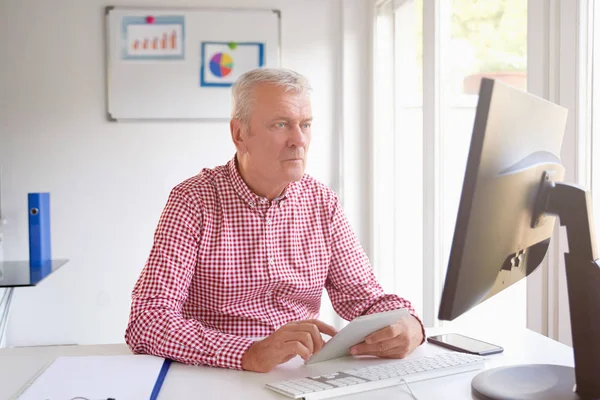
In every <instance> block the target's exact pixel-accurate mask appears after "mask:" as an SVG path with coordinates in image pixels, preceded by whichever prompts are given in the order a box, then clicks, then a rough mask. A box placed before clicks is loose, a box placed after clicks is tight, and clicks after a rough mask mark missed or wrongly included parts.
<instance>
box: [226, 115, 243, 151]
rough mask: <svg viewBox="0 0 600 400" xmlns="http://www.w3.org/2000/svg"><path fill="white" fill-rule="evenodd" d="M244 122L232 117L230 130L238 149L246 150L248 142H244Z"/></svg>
mask: <svg viewBox="0 0 600 400" xmlns="http://www.w3.org/2000/svg"><path fill="white" fill-rule="evenodd" d="M244 129H245V127H244V123H243V122H242V121H240V120H239V119H237V118H232V119H231V121H229V130H230V131H231V140H233V144H234V145H235V147H236V149H238V151H241V152H244V151H245V150H246V143H245V142H244V139H245V135H244Z"/></svg>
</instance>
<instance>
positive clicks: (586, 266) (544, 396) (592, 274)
mask: <svg viewBox="0 0 600 400" xmlns="http://www.w3.org/2000/svg"><path fill="white" fill-rule="evenodd" d="M551 174H552V173H551V172H549V173H546V172H545V173H544V177H543V178H542V183H541V185H540V190H539V195H538V197H537V203H536V204H537V206H536V208H537V209H536V210H535V211H534V220H538V221H539V218H540V217H542V218H543V214H552V215H557V216H558V217H559V219H560V224H561V225H564V226H565V227H566V231H567V241H568V243H569V253H565V269H566V275H567V289H568V292H569V311H570V313H571V335H572V338H573V353H574V356H575V357H574V358H575V368H571V367H566V366H561V365H548V364H530V365H515V366H509V367H499V368H494V369H490V370H487V371H483V372H481V373H480V374H478V375H477V376H476V377H475V378H473V381H472V382H471V388H472V391H473V394H474V395H475V397H477V398H479V399H485V400H509V399H510V400H538V399H539V400H555V399H556V400H563V399H569V400H570V399H579V400H597V399H600V378H599V376H600V264H599V260H598V251H597V248H596V238H595V235H594V228H593V226H594V225H593V224H594V222H593V218H592V212H591V197H590V194H589V192H587V191H585V190H584V189H582V188H580V187H578V186H575V185H570V184H565V183H555V182H553V181H552V179H551Z"/></svg>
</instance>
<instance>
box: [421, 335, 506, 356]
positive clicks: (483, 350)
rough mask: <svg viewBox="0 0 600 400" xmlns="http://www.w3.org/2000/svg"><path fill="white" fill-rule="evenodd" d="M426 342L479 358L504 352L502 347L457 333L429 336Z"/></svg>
mask: <svg viewBox="0 0 600 400" xmlns="http://www.w3.org/2000/svg"><path fill="white" fill-rule="evenodd" d="M427 341H428V342H430V343H433V344H437V345H438V346H442V347H446V348H448V349H452V350H456V351H461V352H463V353H469V354H477V355H480V356H487V355H490V354H496V353H502V352H503V351H504V349H503V348H502V347H500V346H497V345H495V344H491V343H487V342H482V341H481V340H477V339H473V338H470V337H468V336H463V335H460V334H458V333H447V334H444V335H436V336H429V337H428V338H427Z"/></svg>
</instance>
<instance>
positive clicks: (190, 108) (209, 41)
mask: <svg viewBox="0 0 600 400" xmlns="http://www.w3.org/2000/svg"><path fill="white" fill-rule="evenodd" d="M280 21H281V13H280V12H279V11H278V10H248V9H167V8H129V7H107V8H106V31H107V114H108V118H109V119H110V120H113V121H114V120H128V119H130V120H136V119H178V120H182V119H184V120H185V119H228V118H229V117H230V110H231V85H232V84H233V82H234V81H235V79H236V78H237V77H239V76H240V75H241V74H243V73H244V72H246V71H247V70H249V69H252V68H257V67H278V66H280V64H281V61H280V59H281V52H280V45H281V43H280V37H281V34H280V30H281V23H280Z"/></svg>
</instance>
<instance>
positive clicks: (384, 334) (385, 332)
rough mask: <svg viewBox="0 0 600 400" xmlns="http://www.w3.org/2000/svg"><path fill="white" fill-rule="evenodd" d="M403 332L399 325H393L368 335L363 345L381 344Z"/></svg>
mask: <svg viewBox="0 0 600 400" xmlns="http://www.w3.org/2000/svg"><path fill="white" fill-rule="evenodd" d="M403 331H404V329H403V328H402V325H400V323H395V324H394V325H390V326H387V327H385V328H383V329H380V330H378V331H377V332H374V333H372V334H370V335H369V336H367V337H366V338H365V343H367V344H372V343H377V342H381V341H383V340H388V339H392V338H395V337H396V336H398V335H400V334H402V332H403Z"/></svg>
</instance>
